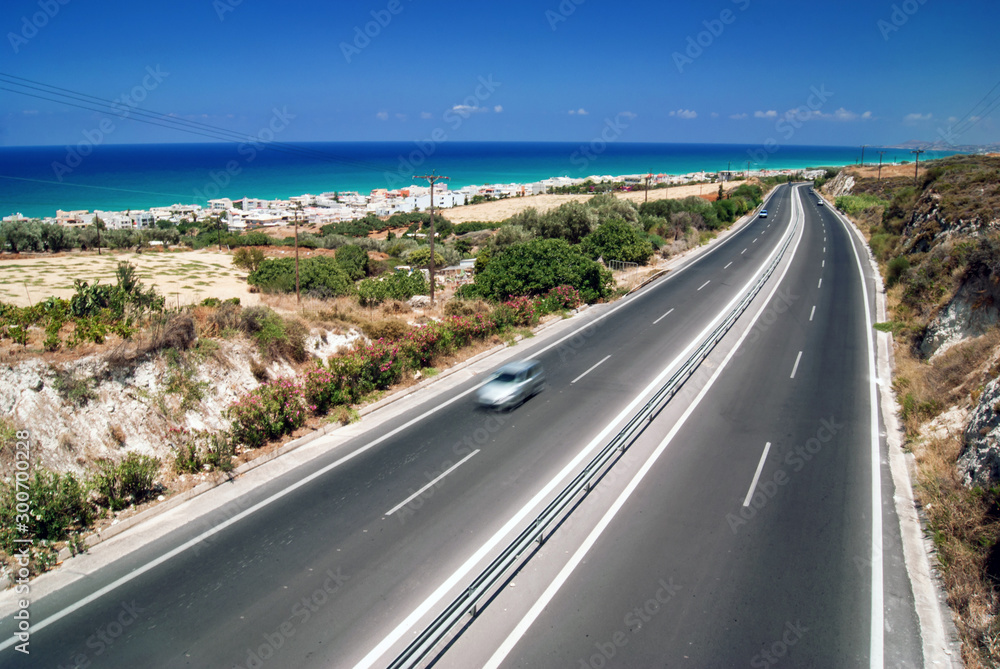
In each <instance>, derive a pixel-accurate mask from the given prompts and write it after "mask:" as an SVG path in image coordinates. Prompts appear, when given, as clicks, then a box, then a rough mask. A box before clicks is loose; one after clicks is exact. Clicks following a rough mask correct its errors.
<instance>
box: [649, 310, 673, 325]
mask: <svg viewBox="0 0 1000 669" xmlns="http://www.w3.org/2000/svg"><path fill="white" fill-rule="evenodd" d="M672 313H674V310H673V309H671V310H670V311H668V312H667V313H665V314H663V315H662V316H660V317H659V318H657V319H656V320H655V321H653V325H656V324H657V323H659V322H660V321H662V320H663V319H664V318H666V317H667V316H669V315H670V314H672Z"/></svg>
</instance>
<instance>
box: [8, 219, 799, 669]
mask: <svg viewBox="0 0 1000 669" xmlns="http://www.w3.org/2000/svg"><path fill="white" fill-rule="evenodd" d="M794 233H795V228H794V219H793V221H792V224H790V225H789V227H788V232H787V233H786V234H794ZM782 237H784V235H782ZM801 238H802V236H801V234H800V235H799V238H798V239H799V240H801ZM730 239H732V238H730ZM795 248H796V249H797V248H798V241H796V244H795ZM780 250H781V240H780V239H779V240H778V242H777V244H776V246H775V247H774V251H772V252H771V253H770V254H769V255H768V257H767V259H765V260H764V262H763V263H761V265H760V267H759V268H758V269H757V271H756V272H754V273H753V274H752V275H751V277H750V280H749V281H747V282H746V284H744V285H743V287H742V288H740V290H738V291H737V292H736V294H735V295H734V296H733V299H731V300H730V301H729V303H728V304H726V306H724V307H723V308H722V309H721V310H720V311H719V312H718V315H717V316H716V317H715V318H714V319H712V321H711V322H710V323H709V324H708V325H706V326H705V329H704V330H702V331H701V332H699V333H698V335H697V336H695V337H694V338H693V339H692V340H691V343H690V344H688V345H687V347H685V349H684V350H683V351H681V353H680V354H679V355H678V356H677V357H676V358H674V360H673V361H671V362H670V364H668V365H667V366H666V367H665V368H664V369H663V371H662V372H660V374H659V375H657V377H656V378H655V379H653V380H652V381H651V382H650V384H649V385H648V386H646V387H645V388H643V389H642V390H641V391H640V392H639V394H638V395H636V396H635V399H633V400H632V401H631V402H630V403H629V404H628V406H626V407H625V408H624V409H622V411H621V412H620V413H619V414H618V415H617V416H615V417H614V418H613V419H612V420H611V422H610V423H608V424H607V426H606V427H605V428H604V429H603V430H601V431H600V433H598V434H597V435H596V436H595V437H594V438H593V439H592V440H591V442H590V443H589V444H587V445H586V446H585V447H584V448H583V449H582V450H581V451H580V452H579V453H577V455H576V456H575V457H574V458H573V460H571V461H570V462H569V463H567V465H566V466H565V467H564V468H563V469H562V471H560V472H559V473H558V474H556V475H555V477H553V478H552V479H551V480H550V481H549V482H548V483H546V484H545V485H544V486H543V487H542V489H541V490H539V491H538V492H537V493H536V494H535V496H534V497H532V498H531V499H530V500H528V502H527V503H526V504H525V505H524V506H523V507H521V509H520V510H518V511H517V513H515V514H514V515H513V516H511V518H510V520H508V521H507V522H506V523H505V524H504V526H503V527H501V528H500V529H499V530H497V532H496V534H494V535H493V536H492V537H490V538H489V539H487V540H486V542H485V543H483V545H482V546H480V547H479V549H477V550H476V551H475V553H473V554H472V555H471V556H469V559H467V560H466V561H465V562H464V563H462V565H461V566H460V567H459V568H458V569H456V570H455V571H454V572H453V573H452V574H451V575H450V576H449V577H448V578H446V579H445V580H444V582H443V583H441V585H439V586H438V587H437V589H436V590H434V592H433V593H431V594H430V595H429V596H428V597H427V598H426V599H425V600H424V601H423V602H421V603H420V604H419V605H418V606H417V607H416V608H415V609H414V610H413V611H411V612H410V614H409V615H408V616H406V618H405V619H403V620H402V622H400V623H399V624H398V625H397V626H396V627H395V628H394V629H393V630H392V631H391V632H390V633H389V634H387V635H386V636H385V637H384V638H383V639H382V640H381V641H380V642H379V643H378V644H377V645H376V646H375V647H374V648H372V649H371V651H369V653H368V654H367V655H365V656H364V657H363V658H362V659H361V661H360V662H358V663H357V664H356V665H354V667H355V669H368V668H369V667H372V666H374V665H375V663H376V662H377V661H378V660H379V658H381V657H382V656H383V655H385V654H386V653H387V652H389V650H390V649H391V648H392V647H393V646H394V645H395V644H396V643H397V642H398V641H399V640H400V639H402V638H403V637H404V636H406V635H408V634H410V633H411V631H412V630H413V626H414V625H416V624H417V623H418V622H419V621H420V619H421V618H423V617H424V616H425V615H427V613H428V612H430V610H431V608H432V607H434V606H435V605H436V604H437V603H438V602H439V601H441V600H442V599H443V598H444V597H445V596H446V595H447V594H448V593H449V592H451V591H452V590H453V589H454V588H455V587H456V586H458V585H459V583H461V580H462V579H463V578H465V577H466V576H467V575H468V573H469V572H470V571H472V569H473V568H474V567H475V566H476V565H477V564H479V563H480V562H482V561H483V560H484V559H486V557H487V556H488V555H489V554H490V551H492V550H493V549H494V548H496V546H497V545H498V544H499V543H500V541H502V540H503V539H504V537H506V536H508V535H509V534H510V533H511V532H513V531H514V530H516V529H517V527H518V526H519V525H520V523H521V522H522V521H523V520H524V519H525V518H527V517H528V514H529V513H531V512H532V511H533V510H534V509H536V508H537V507H538V506H539V505H540V504H541V503H542V502H543V501H545V499H546V497H548V496H549V494H551V493H552V491H554V490H555V489H556V486H558V485H559V484H560V483H562V482H563V481H564V480H565V479H566V478H567V477H569V476H570V474H572V473H573V472H574V471H576V470H577V469H578V468H579V466H580V465H581V464H583V462H584V460H585V459H586V458H587V457H589V456H590V455H591V453H592V452H593V451H594V450H596V449H597V448H598V447H600V446H601V445H602V444H604V443H605V439H606V438H607V436H608V435H610V434H611V432H612V430H613V429H614V427H615V426H617V425H618V424H619V423H621V422H622V421H623V420H625V419H626V418H627V417H628V416H630V415H631V413H632V411H633V410H634V409H635V408H636V407H638V406H639V405H640V403H641V402H642V400H643V399H645V398H646V397H647V396H648V395H649V394H650V393H652V392H653V390H655V389H656V388H658V387H659V386H660V385H662V383H663V381H664V379H666V378H667V376H668V375H669V374H670V373H671V372H673V371H674V368H675V367H677V366H679V365H680V363H681V362H683V361H684V360H687V359H688V357H689V356H690V355H691V353H692V352H693V351H694V349H695V348H697V347H698V346H700V345H701V343H702V342H703V341H704V340H705V337H707V336H708V335H709V333H711V332H712V331H713V330H715V328H716V327H717V326H718V324H719V322H720V321H721V320H722V319H723V318H724V317H725V316H726V315H727V314H728V313H729V312H730V311H732V310H733V308H734V307H735V306H736V304H737V303H738V302H739V301H740V300H742V299H743V296H744V295H746V293H747V291H749V290H750V287H751V286H752V285H753V284H754V283H755V282H756V281H757V280H758V279H759V278H760V275H761V274H762V273H763V271H764V269H765V268H766V267H767V266H768V265H769V264H770V263H771V262H772V261H773V260H774V258H776V257H777V256H778V252H779V251H780ZM786 268H787V266H786ZM786 271H787V269H786ZM782 277H784V273H782ZM775 290H777V288H775ZM774 292H775V291H774V290H772V291H771V293H770V294H769V295H768V298H767V301H770V299H771V297H772V296H773V295H774ZM765 306H766V302H765ZM761 311H763V307H762V308H761ZM759 315H760V312H758V316H759ZM754 320H755V321H756V317H755V319H754ZM748 333H749V330H748V331H747V333H744V337H745V336H746V334H748ZM741 341H742V339H741ZM727 360H728V358H727ZM719 369H720V370H721V369H722V367H720V368H719ZM15 638H16V637H14V638H12V640H11V643H13V641H14V639H15Z"/></svg>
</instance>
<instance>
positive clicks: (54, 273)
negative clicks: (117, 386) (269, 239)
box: [0, 250, 259, 307]
mask: <svg viewBox="0 0 1000 669" xmlns="http://www.w3.org/2000/svg"><path fill="white" fill-rule="evenodd" d="M122 260H127V261H129V262H130V263H132V264H133V265H135V266H136V267H137V268H138V274H139V277H140V278H141V280H142V282H143V283H144V284H146V285H147V286H155V287H156V291H157V292H158V293H159V294H160V295H163V296H164V297H165V298H166V299H167V302H168V304H169V305H170V306H176V305H178V304H180V305H185V304H192V303H198V302H200V301H201V300H203V299H205V298H206V297H217V298H219V299H228V298H231V297H238V298H240V300H241V303H242V304H243V305H244V306H249V305H254V304H257V303H258V301H259V298H258V296H257V295H256V294H252V293H250V291H249V290H248V286H247V282H246V276H247V274H246V272H244V271H243V270H240V269H237V268H235V267H233V262H232V256H231V255H230V254H228V253H219V252H218V251H207V250H203V251H177V252H175V251H145V252H143V253H140V254H136V253H131V252H127V253H119V252H114V253H112V252H109V251H103V252H102V253H101V255H97V254H96V253H92V252H89V251H88V252H76V253H57V254H47V255H38V256H31V255H25V254H22V255H18V256H11V255H9V254H4V255H2V256H0V301H2V302H7V303H8V304H16V305H18V306H22V307H24V306H28V305H30V304H35V303H37V302H39V301H40V300H44V299H45V298H46V297H49V296H50V295H55V296H56V297H62V298H66V299H68V298H70V297H72V296H73V294H74V292H75V290H74V288H73V280H74V279H83V280H84V281H87V282H88V283H91V284H93V283H95V282H97V281H100V282H102V283H106V284H107V283H115V269H116V268H117V267H118V263H119V262H120V261H122Z"/></svg>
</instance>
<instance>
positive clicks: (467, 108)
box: [451, 105, 489, 116]
mask: <svg viewBox="0 0 1000 669" xmlns="http://www.w3.org/2000/svg"><path fill="white" fill-rule="evenodd" d="M451 110H452V111H454V112H458V113H459V114H462V115H464V116H468V115H469V114H482V113H484V112H488V111H489V108H488V107H480V106H478V105H476V106H475V107H473V106H472V105H455V106H454V107H452V108H451Z"/></svg>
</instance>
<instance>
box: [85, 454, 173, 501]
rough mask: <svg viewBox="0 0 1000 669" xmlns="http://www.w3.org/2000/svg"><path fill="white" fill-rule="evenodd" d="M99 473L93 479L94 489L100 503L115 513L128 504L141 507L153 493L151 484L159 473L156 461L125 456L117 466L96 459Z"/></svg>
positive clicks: (134, 455)
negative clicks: (98, 495) (99, 497)
mask: <svg viewBox="0 0 1000 669" xmlns="http://www.w3.org/2000/svg"><path fill="white" fill-rule="evenodd" d="M97 465H98V468H99V470H100V471H99V472H98V474H97V475H96V476H95V477H94V480H93V486H94V489H95V490H96V491H97V492H98V493H99V494H100V495H101V497H102V500H101V502H102V504H103V505H104V506H106V507H108V508H109V509H111V510H112V511H118V510H120V509H124V508H125V507H127V506H129V504H141V503H142V502H144V501H145V500H146V499H147V498H148V497H149V496H150V494H151V493H152V492H153V490H154V488H153V482H154V481H155V480H156V475H157V473H158V472H159V471H160V461H159V459H157V458H154V457H150V456H148V455H140V454H138V453H129V454H128V455H126V456H125V459H124V460H122V461H121V462H120V463H117V464H116V463H114V462H112V461H110V460H99V461H98V463H97Z"/></svg>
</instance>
